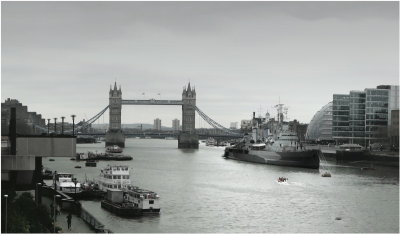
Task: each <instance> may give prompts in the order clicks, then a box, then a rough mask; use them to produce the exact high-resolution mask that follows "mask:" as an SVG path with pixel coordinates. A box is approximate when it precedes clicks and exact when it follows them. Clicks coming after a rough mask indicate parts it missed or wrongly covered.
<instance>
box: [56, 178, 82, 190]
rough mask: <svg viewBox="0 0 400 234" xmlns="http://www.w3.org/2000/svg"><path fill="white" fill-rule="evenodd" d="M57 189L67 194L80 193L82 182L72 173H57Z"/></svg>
mask: <svg viewBox="0 0 400 234" xmlns="http://www.w3.org/2000/svg"><path fill="white" fill-rule="evenodd" d="M55 180H56V189H57V190H58V191H60V192H63V193H65V194H67V195H73V194H79V193H81V192H82V189H81V183H79V182H78V181H77V180H76V179H75V178H74V176H73V175H72V174H71V173H57V174H56V178H55Z"/></svg>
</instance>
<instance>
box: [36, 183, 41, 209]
mask: <svg viewBox="0 0 400 234" xmlns="http://www.w3.org/2000/svg"><path fill="white" fill-rule="evenodd" d="M40 186H42V183H37V184H36V196H35V199H36V204H37V205H39V204H40V198H39V187H40Z"/></svg>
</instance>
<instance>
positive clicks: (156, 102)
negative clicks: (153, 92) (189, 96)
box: [122, 99, 183, 105]
mask: <svg viewBox="0 0 400 234" xmlns="http://www.w3.org/2000/svg"><path fill="white" fill-rule="evenodd" d="M182 104H183V102H182V100H156V99H149V100H122V105H182Z"/></svg>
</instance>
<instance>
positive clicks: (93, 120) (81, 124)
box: [70, 106, 109, 131]
mask: <svg viewBox="0 0 400 234" xmlns="http://www.w3.org/2000/svg"><path fill="white" fill-rule="evenodd" d="M108 107H109V106H106V107H105V108H104V109H103V110H101V111H100V112H99V113H97V114H96V115H95V116H93V117H92V118H90V119H88V120H87V121H85V122H81V123H79V124H77V125H76V126H77V127H76V130H79V129H85V128H87V127H89V126H90V125H91V124H92V123H94V122H95V121H96V120H98V119H99V118H100V117H101V116H102V115H103V114H104V112H106V110H107V109H108ZM70 131H72V130H70Z"/></svg>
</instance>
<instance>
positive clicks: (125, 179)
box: [98, 165, 131, 191]
mask: <svg viewBox="0 0 400 234" xmlns="http://www.w3.org/2000/svg"><path fill="white" fill-rule="evenodd" d="M98 184H99V188H100V189H101V190H103V191H107V189H109V188H113V189H122V188H125V187H126V186H128V185H130V184H131V180H130V175H129V167H128V166H110V165H108V166H107V167H106V168H104V169H102V170H101V173H100V176H99V179H98Z"/></svg>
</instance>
